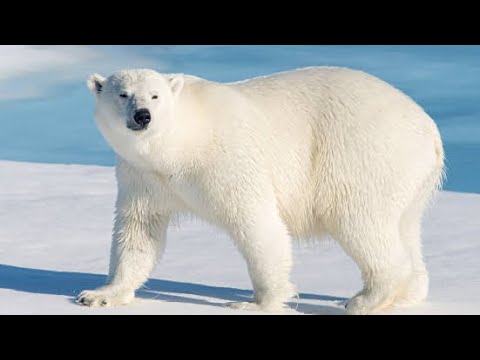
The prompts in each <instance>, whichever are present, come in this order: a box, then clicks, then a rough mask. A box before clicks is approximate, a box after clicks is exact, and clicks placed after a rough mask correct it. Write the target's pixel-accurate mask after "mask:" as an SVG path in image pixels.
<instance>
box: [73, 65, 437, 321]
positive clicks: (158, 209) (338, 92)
mask: <svg viewBox="0 0 480 360" xmlns="http://www.w3.org/2000/svg"><path fill="white" fill-rule="evenodd" d="M87 83H88V87H89V88H90V90H91V91H92V92H93V93H94V95H95V99H96V110H95V119H96V124H97V126H98V128H99V130H100V132H101V133H102V135H103V136H104V137H105V139H106V141H107V142H108V143H109V144H110V145H111V147H112V148H113V149H114V151H115V152H116V154H117V155H118V162H117V166H116V176H117V182H118V197H117V202H116V217H115V222H114V231H113V241H112V247H111V261H110V272H109V278H108V282H107V284H106V285H105V286H103V287H101V288H99V289H97V290H93V291H84V292H82V293H81V294H80V295H79V296H78V298H77V301H78V302H79V303H81V304H83V305H87V306H116V305H121V304H127V303H129V302H131V301H132V300H133V298H134V293H135V290H136V289H138V288H139V287H140V286H141V285H142V284H143V283H144V282H145V281H146V280H147V278H148V276H149V274H150V272H151V271H152V269H153V268H154V266H155V263H156V261H157V259H158V258H159V257H160V256H161V254H162V252H163V250H164V248H165V241H166V239H165V237H166V230H167V226H168V224H169V220H170V219H172V217H174V216H177V215H178V214H184V213H188V214H194V215H196V216H198V217H200V218H202V219H204V220H206V221H208V222H210V223H212V224H215V225H216V226H219V227H220V228H222V229H224V230H225V231H226V232H227V233H228V234H229V235H230V236H231V238H232V239H233V240H234V242H235V244H236V246H237V247H238V249H239V251H240V253H241V254H242V255H243V257H244V259H245V261H246V263H247V267H248V272H249V275H250V278H251V281H252V283H253V289H254V298H253V302H249V303H232V304H229V305H230V306H231V307H233V308H237V309H253V310H254V309H257V310H263V311H271V312H281V311H282V309H284V308H285V306H286V305H285V303H286V302H287V301H288V299H289V298H290V297H291V296H293V295H295V294H296V291H295V288H294V286H293V285H292V283H291V282H290V271H291V268H292V249H291V248H292V241H295V240H297V239H305V238H322V237H323V236H325V235H329V236H331V237H333V238H334V239H336V241H338V243H339V244H340V245H341V247H342V248H343V249H344V251H345V252H346V253H347V254H348V255H349V256H350V257H351V258H352V259H353V260H354V261H355V262H356V264H357V265H358V267H359V268H360V270H361V273H362V278H363V282H364V286H363V289H362V290H361V291H360V292H359V293H358V294H357V295H355V296H354V297H353V298H352V299H351V300H350V301H349V302H348V303H347V305H346V308H347V313H350V314H370V313H375V312H378V311H380V310H384V309H387V308H390V307H391V306H394V305H399V304H412V303H416V302H419V301H421V300H423V299H424V298H425V297H426V296H427V291H428V274H427V270H426V267H425V264H424V261H423V259H422V251H421V241H420V230H421V219H422V214H423V212H424V210H425V209H426V206H427V205H428V203H429V200H430V199H431V198H432V196H433V195H434V193H435V192H436V191H437V190H438V189H439V188H440V186H441V182H442V178H443V174H444V152H443V147H442V141H441V137H440V134H439V131H438V129H437V126H436V125H435V123H434V122H433V120H432V119H431V118H430V117H429V116H428V115H427V114H426V113H425V112H424V111H423V110H422V108H421V107H420V106H418V105H417V104H416V103H415V102H414V101H413V100H411V99H410V98H409V97H407V96H406V95H404V94H403V93H402V92H400V91H399V90H397V89H395V88H394V87H392V86H391V85H389V84H387V83H385V82H384V81H382V80H380V79H378V78H376V77H374V76H372V75H369V74H366V73H364V72H361V71H356V70H352V69H347V68H339V67H310V68H303V69H297V70H293V71H288V72H283V73H276V74H273V75H270V76H264V77H259V78H254V79H250V80H246V81H241V82H234V83H218V82H213V81H208V80H205V79H201V78H198V77H194V76H190V75H184V74H160V73H158V72H156V71H153V70H147V69H138V70H125V71H120V72H117V73H114V74H113V75H111V76H110V77H108V78H104V77H102V76H100V75H98V74H94V75H92V76H90V78H89V79H88V82H87ZM312 271H313V269H312Z"/></svg>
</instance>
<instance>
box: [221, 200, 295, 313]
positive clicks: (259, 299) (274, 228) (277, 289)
mask: <svg viewBox="0 0 480 360" xmlns="http://www.w3.org/2000/svg"><path fill="white" fill-rule="evenodd" d="M260 210H261V211H259V212H252V214H251V215H252V216H250V217H249V218H248V220H246V221H244V222H242V223H240V224H239V225H238V226H237V227H236V229H235V231H234V234H233V236H234V238H235V240H236V244H237V246H238V248H239V250H240V252H241V253H242V255H243V257H244V258H245V260H246V262H247V266H248V272H249V275H250V278H251V280H252V283H253V289H254V299H253V302H252V303H248V302H240V303H230V304H228V306H229V307H231V308H234V309H242V310H263V311H268V312H282V311H283V310H284V309H285V306H286V305H285V303H286V302H287V301H288V300H289V299H290V298H291V297H292V296H294V295H295V290H294V287H293V285H292V284H291V282H290V271H291V268H292V249H291V238H290V235H289V234H288V230H287V227H286V226H285V224H284V223H283V221H282V220H281V219H280V217H279V216H278V212H277V210H276V207H275V206H269V207H263V208H262V209H260Z"/></svg>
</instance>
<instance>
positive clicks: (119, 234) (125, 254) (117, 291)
mask: <svg viewBox="0 0 480 360" xmlns="http://www.w3.org/2000/svg"><path fill="white" fill-rule="evenodd" d="M168 221H169V220H168V216H161V215H149V214H145V213H142V212H140V211H136V210H132V209H129V211H122V210H120V211H119V212H118V213H117V216H116V218H115V225H114V232H113V239H112V248H111V255H110V272H109V278H108V281H107V285H105V286H103V287H100V288H98V289H96V290H86V291H83V292H82V293H80V295H79V296H78V297H77V302H78V303H80V304H82V305H86V306H92V307H98V306H117V305H124V304H128V303H130V302H131V301H132V300H133V299H134V297H135V290H137V289H138V288H139V287H140V286H142V284H143V283H144V282H145V281H146V280H147V279H148V276H149V275H150V272H151V271H152V270H153V268H154V266H155V264H156V262H157V259H158V258H159V257H160V255H161V253H162V252H163V250H164V248H165V240H166V231H167V227H168Z"/></svg>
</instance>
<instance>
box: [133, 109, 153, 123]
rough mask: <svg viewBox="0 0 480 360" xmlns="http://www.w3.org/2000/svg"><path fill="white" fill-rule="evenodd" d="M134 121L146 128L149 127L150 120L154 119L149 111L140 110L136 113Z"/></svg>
mask: <svg viewBox="0 0 480 360" xmlns="http://www.w3.org/2000/svg"><path fill="white" fill-rule="evenodd" d="M133 120H135V122H136V123H137V124H138V125H140V126H142V127H145V125H147V124H148V123H149V122H150V120H152V117H151V115H150V111H148V109H139V110H137V111H136V112H135V115H134V116H133Z"/></svg>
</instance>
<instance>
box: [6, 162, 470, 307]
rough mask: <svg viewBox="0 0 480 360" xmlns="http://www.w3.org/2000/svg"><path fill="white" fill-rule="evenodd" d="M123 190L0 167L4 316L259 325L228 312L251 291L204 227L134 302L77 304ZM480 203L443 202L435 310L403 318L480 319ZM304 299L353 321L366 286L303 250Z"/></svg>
mask: <svg viewBox="0 0 480 360" xmlns="http://www.w3.org/2000/svg"><path fill="white" fill-rule="evenodd" d="M115 193H116V185H115V178H114V172H113V168H111V167H101V166H83V165H52V164H34V163H20V162H10V161H0V314H253V313H251V312H242V311H238V310H232V309H229V308H226V307H225V306H224V305H225V304H226V303H227V302H230V301H244V300H245V299H248V298H249V297H250V296H251V294H252V292H251V284H250V281H249V278H248V275H247V271H246V266H245V264H244V262H243V260H242V258H241V256H240V255H239V253H238V252H237V251H236V249H235V247H234V245H233V243H232V241H231V240H230V239H228V237H227V236H226V235H225V234H223V233H222V232H221V231H219V230H217V229H215V228H213V227H211V226H209V225H207V224H204V223H202V222H199V221H193V220H188V221H187V220H185V221H183V222H181V223H180V224H178V226H175V227H172V228H170V229H169V237H168V245H167V251H166V253H165V255H164V257H163V259H162V261H161V262H160V263H159V265H158V267H157V268H156V270H155V271H154V273H153V274H152V276H151V279H150V281H149V282H148V283H147V284H146V286H144V287H143V288H142V289H141V290H140V291H139V292H138V298H137V300H136V301H135V303H133V304H131V305H128V306H123V307H119V308H101V309H91V308H87V307H82V306H79V305H77V304H75V303H74V302H73V299H74V297H75V295H76V294H78V293H79V292H80V291H81V290H84V289H91V288H95V287H96V286H99V285H101V284H102V283H103V282H104V281H105V274H106V272H107V269H108V256H109V247H110V234H111V226H112V219H113V206H114V201H115ZM478 214H480V195H477V194H461V193H452V192H442V193H441V194H440V196H439V198H438V200H437V202H436V203H435V205H434V206H433V207H432V209H431V210H430V211H429V213H428V215H427V218H426V221H425V226H424V248H425V250H424V251H425V255H426V261H427V265H428V268H429V271H430V278H431V286H430V296H429V298H428V301H427V302H425V303H423V304H421V305H417V306H414V307H409V308H403V309H397V310H395V311H394V312H393V313H395V314H480V271H479V269H478V258H479V256H480V242H479V234H480V218H479V217H478ZM295 263H296V265H295V270H294V272H293V281H294V282H295V284H296V285H297V287H298V289H299V290H300V292H301V295H300V298H299V299H295V300H292V302H291V303H290V305H291V308H292V310H290V311H289V312H288V313H289V314H299V313H303V314H344V313H345V312H344V309H343V306H342V304H343V301H344V300H345V299H347V298H348V297H350V296H352V295H353V294H355V292H356V291H358V290H359V289H360V287H361V279H360V274H359V271H358V269H357V268H356V266H355V264H354V263H353V262H352V261H351V260H350V258H349V257H347V255H345V254H344V253H343V252H342V251H341V250H340V249H339V247H338V246H337V245H336V244H335V243H334V242H333V241H325V242H318V243H307V244H299V245H297V246H295Z"/></svg>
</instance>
